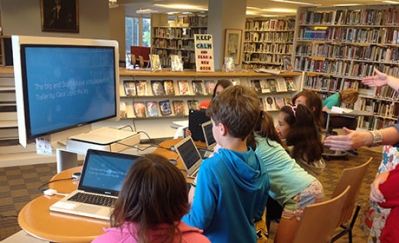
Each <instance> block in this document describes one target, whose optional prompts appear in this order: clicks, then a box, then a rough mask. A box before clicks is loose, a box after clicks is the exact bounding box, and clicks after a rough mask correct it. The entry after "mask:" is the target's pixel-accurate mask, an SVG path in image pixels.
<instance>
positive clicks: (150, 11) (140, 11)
mask: <svg viewBox="0 0 399 243" xmlns="http://www.w3.org/2000/svg"><path fill="white" fill-rule="evenodd" d="M151 13H158V11H157V10H154V9H149V8H145V9H141V8H140V9H139V10H137V11H136V14H151Z"/></svg>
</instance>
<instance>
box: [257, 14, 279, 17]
mask: <svg viewBox="0 0 399 243" xmlns="http://www.w3.org/2000/svg"><path fill="white" fill-rule="evenodd" d="M261 16H262V17H280V16H281V15H275V14H262V15H261Z"/></svg>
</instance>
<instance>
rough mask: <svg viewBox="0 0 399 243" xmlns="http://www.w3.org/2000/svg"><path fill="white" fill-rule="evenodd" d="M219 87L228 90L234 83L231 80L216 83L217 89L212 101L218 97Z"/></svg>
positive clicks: (214, 89)
mask: <svg viewBox="0 0 399 243" xmlns="http://www.w3.org/2000/svg"><path fill="white" fill-rule="evenodd" d="M219 86H222V87H223V89H226V88H228V87H230V86H233V82H231V81H230V80H227V79H221V80H219V81H218V82H217V83H216V85H215V88H213V94H212V99H213V98H215V96H216V89H217V88H218V87H219Z"/></svg>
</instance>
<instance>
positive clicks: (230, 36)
mask: <svg viewBox="0 0 399 243" xmlns="http://www.w3.org/2000/svg"><path fill="white" fill-rule="evenodd" d="M241 36H242V30H240V29H226V35H225V41H224V57H232V58H233V60H234V64H236V65H238V64H240V55H241Z"/></svg>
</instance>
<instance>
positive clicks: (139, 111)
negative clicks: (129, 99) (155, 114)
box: [133, 102, 146, 118]
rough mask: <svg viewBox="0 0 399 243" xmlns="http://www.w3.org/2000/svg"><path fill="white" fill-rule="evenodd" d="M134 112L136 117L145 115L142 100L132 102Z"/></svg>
mask: <svg viewBox="0 0 399 243" xmlns="http://www.w3.org/2000/svg"><path fill="white" fill-rule="evenodd" d="M133 108H134V114H135V115H136V117H139V118H143V117H146V110H145V104H144V103H143V102H134V103H133Z"/></svg>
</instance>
